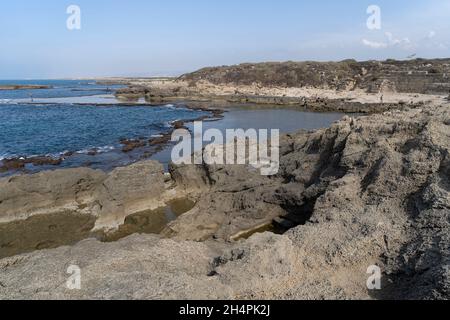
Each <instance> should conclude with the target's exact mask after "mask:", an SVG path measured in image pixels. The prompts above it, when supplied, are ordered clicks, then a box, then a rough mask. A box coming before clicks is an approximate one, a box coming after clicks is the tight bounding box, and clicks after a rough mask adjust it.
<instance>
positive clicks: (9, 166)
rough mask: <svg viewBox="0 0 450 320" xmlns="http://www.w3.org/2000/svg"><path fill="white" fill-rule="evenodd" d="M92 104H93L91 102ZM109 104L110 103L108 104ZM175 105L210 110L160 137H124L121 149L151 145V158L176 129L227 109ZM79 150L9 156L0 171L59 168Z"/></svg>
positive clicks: (1, 162) (176, 124)
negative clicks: (29, 166)
mask: <svg viewBox="0 0 450 320" xmlns="http://www.w3.org/2000/svg"><path fill="white" fill-rule="evenodd" d="M89 105H92V104H89ZM97 105H98V106H104V105H102V104H97ZM106 106H108V105H106ZM123 106H129V107H132V106H130V105H129V104H124V105H123ZM175 107H183V108H188V109H191V110H196V111H204V112H208V113H209V114H208V115H205V116H201V117H197V118H193V119H183V120H177V121H174V122H173V123H171V128H170V130H168V131H167V132H165V133H162V134H161V135H160V136H159V137H153V138H151V137H141V138H138V139H127V138H123V139H122V140H120V141H119V142H120V144H121V145H122V148H121V151H122V152H123V153H129V152H132V151H134V150H136V149H144V148H146V147H147V148H148V147H151V148H152V150H151V151H150V150H146V151H145V152H143V155H142V157H143V158H150V157H151V156H152V155H153V154H155V153H158V152H159V151H161V150H163V149H164V148H165V147H167V146H168V145H169V143H170V140H171V136H172V133H173V131H174V130H176V129H181V128H186V126H185V125H186V124H188V123H192V122H195V121H203V120H208V121H218V120H220V119H222V118H223V113H224V112H225V110H223V109H220V108H211V107H206V106H199V105H196V104H192V105H184V104H183V105H178V104H177V105H175ZM75 152H77V151H75V150H74V151H66V152H64V153H62V154H61V155H60V156H49V155H39V156H32V157H26V156H17V157H7V158H5V159H1V160H0V173H11V174H13V173H18V172H25V173H26V166H27V165H33V166H37V167H39V166H52V167H55V168H57V167H58V166H60V165H61V164H62V163H63V161H65V160H66V159H68V158H70V157H71V156H73V155H74V154H75ZM98 153H99V150H98V149H97V148H92V149H90V150H89V151H88V152H87V155H89V156H96V155H97V154H98Z"/></svg>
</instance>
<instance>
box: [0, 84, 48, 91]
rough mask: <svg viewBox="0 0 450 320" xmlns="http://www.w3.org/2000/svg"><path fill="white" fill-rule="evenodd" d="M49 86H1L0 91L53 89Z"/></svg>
mask: <svg viewBox="0 0 450 320" xmlns="http://www.w3.org/2000/svg"><path fill="white" fill-rule="evenodd" d="M51 88H52V87H51V86H47V85H18V84H13V85H0V90H37V89H51Z"/></svg>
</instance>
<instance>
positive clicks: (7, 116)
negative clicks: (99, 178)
mask: <svg viewBox="0 0 450 320" xmlns="http://www.w3.org/2000/svg"><path fill="white" fill-rule="evenodd" d="M2 85H45V86H49V87H50V88H49V89H32V90H0V167H1V164H2V162H4V161H5V159H17V158H19V159H20V158H22V159H25V158H32V157H35V156H47V157H52V158H55V159H56V158H61V157H62V158H63V159H64V160H63V162H62V163H61V164H60V165H58V166H56V167H55V166H51V165H44V166H34V165H33V164H27V165H26V167H25V170H20V172H14V171H8V172H0V176H6V175H11V174H15V173H24V172H25V173H35V172H39V171H43V170H51V169H55V168H77V167H90V168H93V169H101V170H104V171H108V170H112V169H114V168H116V167H120V166H124V165H128V164H130V163H133V162H136V161H140V160H143V159H154V160H158V161H160V162H162V163H163V164H164V165H165V167H166V168H167V165H168V163H169V162H170V157H171V148H170V145H166V146H165V147H163V146H148V147H143V148H138V149H136V150H133V151H131V152H127V153H125V152H122V149H123V145H122V144H121V141H122V140H123V139H128V140H132V139H141V140H146V139H152V138H155V137H161V136H162V135H164V134H167V133H169V132H171V131H172V129H173V123H174V122H175V121H178V120H192V119H197V118H200V117H203V116H206V115H211V116H212V114H211V113H210V112H208V111H204V110H194V109H192V108H188V107H187V106H185V105H183V104H182V103H177V104H176V105H173V104H163V105H156V106H155V105H149V104H147V103H146V102H145V101H138V102H135V103H123V102H121V101H119V100H116V99H115V97H114V92H115V91H116V90H117V89H119V88H122V87H123V86H121V85H106V84H102V83H101V82H97V81H95V80H0V86H2ZM343 115H344V114H342V113H313V112H308V111H307V110H302V109H299V108H297V107H293V108H280V107H276V106H265V107H257V108H249V107H248V106H240V105H236V106H233V107H230V108H227V110H226V112H225V113H224V117H223V118H222V119H221V120H218V121H207V122H205V123H204V129H205V130H206V129H210V128H214V129H219V130H221V131H222V132H224V131H225V130H226V129H244V130H247V129H250V128H254V129H279V130H280V132H281V133H287V132H293V131H296V130H299V129H303V130H314V129H318V128H323V127H328V126H329V125H330V124H331V123H333V122H334V121H336V120H339V119H340V118H342V116H343ZM186 125H187V127H188V128H189V129H191V130H192V129H193V127H192V123H190V122H187V123H186ZM156 149H157V150H156ZM93 150H95V152H92V151H93ZM68 154H70V156H67V155H68ZM0 171H1V170H0Z"/></svg>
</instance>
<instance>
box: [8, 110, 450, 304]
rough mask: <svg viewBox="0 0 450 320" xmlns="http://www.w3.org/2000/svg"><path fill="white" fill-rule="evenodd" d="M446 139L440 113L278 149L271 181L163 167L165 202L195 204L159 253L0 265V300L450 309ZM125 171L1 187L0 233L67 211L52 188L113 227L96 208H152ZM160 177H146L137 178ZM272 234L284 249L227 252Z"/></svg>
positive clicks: (73, 253) (302, 139)
mask: <svg viewBox="0 0 450 320" xmlns="http://www.w3.org/2000/svg"><path fill="white" fill-rule="evenodd" d="M449 126H450V112H449V109H448V106H439V107H426V106H425V107H424V108H423V109H417V108H416V109H410V110H403V111H390V112H387V113H384V114H376V115H371V116H365V117H358V118H351V117H345V118H344V119H343V120H342V121H339V122H337V123H335V124H333V125H332V126H331V127H330V128H328V129H323V130H318V131H315V132H298V133H295V134H291V135H288V136H285V137H284V138H283V141H282V148H281V154H282V156H281V162H280V166H281V171H280V172H279V174H278V175H277V176H274V177H262V176H261V175H259V173H258V172H257V171H255V170H254V169H252V168H250V167H247V166H208V165H202V166H179V167H177V166H172V168H171V173H172V179H173V180H174V183H175V188H174V189H172V191H173V192H175V193H178V194H184V195H186V194H192V195H195V197H196V199H198V202H197V205H196V206H195V207H194V209H192V210H191V211H190V212H188V213H186V214H185V215H183V216H181V218H179V219H177V220H176V221H174V222H173V223H172V224H170V225H169V226H168V227H167V228H166V230H165V231H164V233H163V236H166V237H170V238H172V239H165V238H164V237H161V236H156V235H155V236H151V235H134V236H131V237H128V238H126V239H123V240H120V241H118V242H114V243H108V244H105V243H100V242H99V241H97V240H93V239H92V240H85V241H82V242H81V243H79V244H76V245H74V246H72V247H63V248H58V249H52V250H46V251H37V252H33V253H29V254H25V255H21V256H15V257H10V258H5V259H2V260H0V298H24V297H25V298H101V299H105V298H121V299H122V298H135V299H149V298H181V299H182V298H189V299H192V298H194V299H195V298H199V299H200V298H211V299H215V298H287V299H293V298H308V299H314V298H315V299H324V298H325V299H331V298H338V299H357V298H359V299H370V298H398V299H409V298H418V299H433V298H439V299H449V298H450V291H449V289H450V269H449V265H450V258H449V254H450V251H449V247H450V241H449V240H450V239H449V238H450V236H449V235H450V181H449V177H450V152H449V151H450V127H449ZM139 166H143V167H139ZM135 169H136V171H135V172H134V173H133V172H131V171H133V170H134V169H120V170H119V171H116V172H115V173H114V174H112V175H109V176H108V177H107V176H106V175H105V174H102V173H100V172H94V171H83V176H84V177H85V178H84V179H83V180H82V181H80V180H79V178H71V179H70V182H68V183H67V182H64V183H61V182H60V181H61V180H60V178H58V177H59V175H63V174H62V172H60V171H56V172H54V173H53V174H54V175H55V177H52V179H51V181H53V182H51V181H50V180H48V183H49V184H50V185H48V186H47V185H45V181H46V180H42V175H48V173H45V174H41V176H39V175H37V176H33V179H36V180H37V181H41V180H42V182H39V183H38V182H36V183H33V184H32V183H31V182H30V181H33V180H30V177H28V178H26V179H25V178H22V177H12V178H8V179H3V180H1V181H0V184H1V188H0V192H2V196H1V197H0V208H1V209H2V210H3V211H2V219H3V221H6V220H5V218H4V217H5V216H6V217H7V219H9V220H11V219H23V218H26V217H27V215H28V216H29V215H30V214H31V213H32V212H34V211H33V210H31V208H30V205H31V204H32V206H34V205H35V203H38V204H39V206H38V207H39V208H41V211H48V208H53V207H54V206H55V203H57V204H58V205H59V206H66V205H68V204H73V203H74V199H73V197H68V198H67V197H65V196H64V194H65V192H62V191H61V192H56V193H52V192H50V191H49V190H53V189H55V188H56V189H58V190H67V189H69V190H73V191H75V190H76V194H78V197H77V199H85V200H83V201H81V202H80V201H78V202H75V203H78V204H77V205H79V203H81V204H83V203H84V204H86V203H98V204H99V205H101V206H100V208H103V210H105V211H104V215H103V214H102V211H101V209H98V211H97V212H98V217H100V218H102V217H107V216H108V215H109V214H111V213H112V215H111V217H112V221H118V220H120V219H122V216H123V212H124V211H122V209H123V208H121V209H120V210H116V208H115V207H113V208H109V207H108V206H106V203H112V204H114V203H116V202H117V203H125V204H129V205H130V206H131V205H132V204H133V205H134V196H133V193H131V191H130V190H132V189H133V190H135V191H136V194H137V195H138V196H137V198H138V199H143V196H145V195H146V194H147V192H148V195H149V198H148V199H147V198H146V197H144V198H145V200H146V201H147V200H149V199H155V197H157V192H155V190H153V187H151V190H147V189H146V188H150V187H148V185H149V183H151V182H150V181H149V180H148V178H146V177H142V178H141V177H136V176H135V173H138V172H142V170H146V166H145V165H142V164H138V165H137V166H136V167H135ZM80 170H85V169H80ZM130 170H131V171H130ZM159 171H160V169H159V168H158V166H157V165H156V164H154V163H152V164H150V169H149V173H151V172H154V173H155V174H157V175H158V173H157V172H159ZM161 171H162V170H161ZM69 172H73V171H69ZM79 174H81V173H79ZM161 175H162V173H161ZM21 179H23V180H21ZM158 179H159V178H158ZM158 179H156V181H158V185H159V186H162V185H161V183H163V180H162V181H159V180H158ZM120 181H122V182H123V183H121V182H120ZM152 181H153V180H152ZM32 185H34V186H33V187H31V186H32ZM136 185H137V186H136ZM5 188H6V189H5ZM8 188H9V189H8ZM30 188H31V189H30ZM110 188H118V189H117V191H114V192H113V191H111V189H110ZM71 192H72V191H71ZM126 192H128V193H127V194H129V198H128V199H123V198H122V197H124V194H126ZM14 194H16V195H17V197H13V196H12V195H14ZM99 194H100V195H99ZM102 195H104V196H102ZM48 199H50V200H48ZM86 199H90V200H86ZM128 200H129V201H128ZM21 201H23V202H21ZM17 203H19V205H17ZM137 203H139V201H138V202H137ZM125 206H126V205H125ZM82 207H84V205H83V206H82ZM5 209H6V211H5ZM22 209H23V210H22ZM8 210H9V211H8ZM56 211H57V210H56ZM125 211H127V210H125ZM131 211H134V210H131ZM4 212H6V215H5V214H4ZM21 213H26V214H25V216H24V215H23V214H21ZM272 220H275V221H274V223H275V224H277V225H278V227H279V228H283V229H284V230H283V231H284V234H283V235H275V234H273V233H271V232H266V233H263V234H255V235H253V236H251V237H250V238H249V239H247V240H245V239H243V240H239V241H230V240H237V239H239V237H236V234H239V233H240V232H242V231H245V230H251V229H252V228H255V227H258V226H260V225H262V224H264V223H267V222H269V223H270V222H271V221H272ZM97 223H98V221H97ZM111 223H112V222H110V221H108V223H107V224H108V225H110V224H111ZM101 225H102V224H101ZM192 240H195V241H199V240H201V241H202V242H201V243H199V242H192ZM70 264H75V265H78V266H80V268H81V269H82V275H83V276H82V289H81V290H68V289H67V287H66V285H65V279H67V274H66V270H67V267H68V265H70ZM371 265H378V266H380V267H381V270H382V272H383V279H382V280H383V283H382V290H379V291H377V290H375V291H370V290H368V289H367V287H366V281H367V278H368V276H369V275H367V274H366V272H367V268H368V267H369V266H371Z"/></svg>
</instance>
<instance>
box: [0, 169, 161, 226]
mask: <svg viewBox="0 0 450 320" xmlns="http://www.w3.org/2000/svg"><path fill="white" fill-rule="evenodd" d="M164 192H165V183H164V169H163V166H162V165H161V164H160V163H158V162H155V161H145V162H140V163H136V164H134V165H131V166H128V167H124V168H117V169H115V170H114V171H112V172H111V173H109V174H106V173H104V172H102V171H99V170H92V169H87V168H79V169H67V170H54V171H46V172H41V173H37V174H34V175H19V176H12V177H8V178H3V179H0V224H5V223H10V222H15V221H20V220H26V219H30V218H32V217H34V216H39V215H50V214H58V213H71V214H74V215H88V216H92V217H95V219H96V221H97V223H96V226H95V229H96V230H98V229H114V228H116V227H117V226H118V225H120V224H122V223H123V221H124V219H125V217H126V216H127V215H130V214H133V213H136V212H139V211H143V210H150V209H155V208H157V207H159V206H162V205H164Z"/></svg>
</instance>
